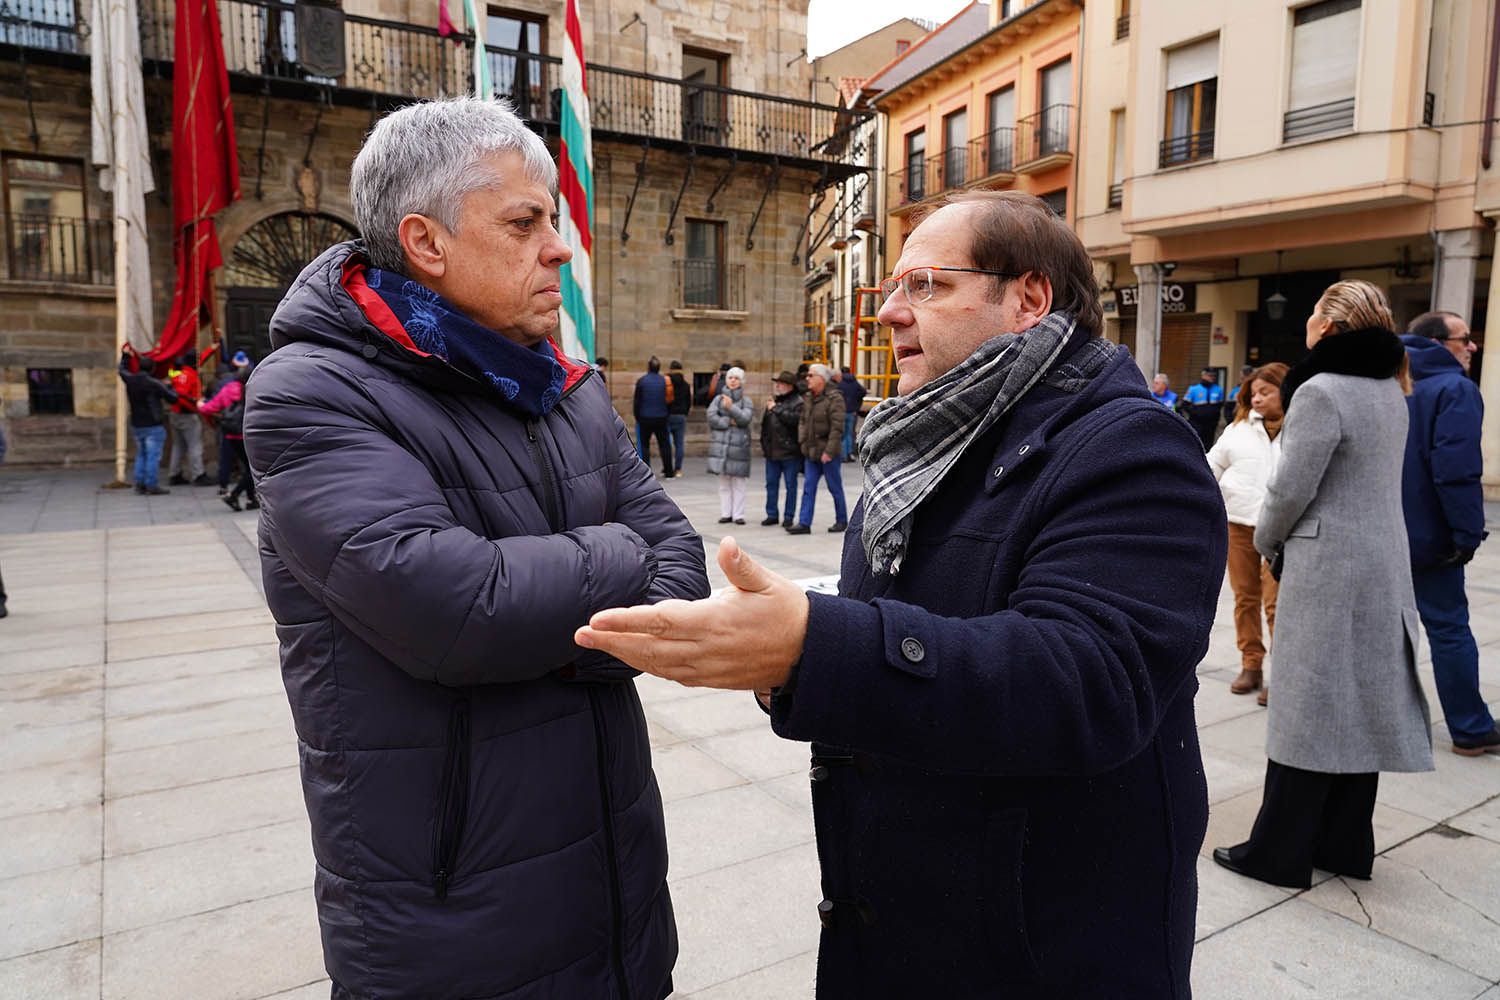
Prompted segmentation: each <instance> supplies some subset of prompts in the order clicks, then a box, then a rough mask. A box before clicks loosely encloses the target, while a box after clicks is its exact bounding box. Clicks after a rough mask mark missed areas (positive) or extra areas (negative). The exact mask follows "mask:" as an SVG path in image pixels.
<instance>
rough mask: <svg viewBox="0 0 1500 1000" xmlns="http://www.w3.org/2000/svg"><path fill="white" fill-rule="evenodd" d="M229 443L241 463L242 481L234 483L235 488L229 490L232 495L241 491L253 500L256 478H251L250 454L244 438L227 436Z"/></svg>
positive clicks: (232, 453) (226, 440) (234, 495)
mask: <svg viewBox="0 0 1500 1000" xmlns="http://www.w3.org/2000/svg"><path fill="white" fill-rule="evenodd" d="M224 440H225V443H226V444H228V445H229V452H230V454H231V455H233V456H234V458H235V461H237V462H239V463H240V481H239V482H237V483H235V484H234V489H232V490H230V491H229V495H230V496H232V497H238V496H239V495H240V494H241V493H243V494H245V496H247V497H248V498H250V499H251V500H254V499H255V480H254V479H252V478H250V456H248V455H246V454H245V439H244V438H225V439H224Z"/></svg>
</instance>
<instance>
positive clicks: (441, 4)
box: [438, 0, 456, 38]
mask: <svg viewBox="0 0 1500 1000" xmlns="http://www.w3.org/2000/svg"><path fill="white" fill-rule="evenodd" d="M455 30H456V29H455V28H454V27H453V18H451V17H449V16H448V0H438V34H439V35H442V36H443V37H444V38H447V37H448V36H449V35H451V34H454V32H455Z"/></svg>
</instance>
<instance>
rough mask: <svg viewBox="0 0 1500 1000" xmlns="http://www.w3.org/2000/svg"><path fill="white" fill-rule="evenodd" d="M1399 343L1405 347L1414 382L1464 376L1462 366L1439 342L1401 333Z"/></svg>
mask: <svg viewBox="0 0 1500 1000" xmlns="http://www.w3.org/2000/svg"><path fill="white" fill-rule="evenodd" d="M1401 343H1402V344H1403V345H1404V346H1405V347H1406V360H1407V363H1408V364H1409V365H1410V366H1411V377H1412V379H1413V380H1415V381H1421V380H1422V379H1424V378H1432V377H1433V376H1434V375H1463V374H1464V366H1463V365H1462V364H1460V363H1459V360H1458V359H1457V358H1455V357H1454V356H1453V352H1452V351H1450V350H1448V348H1446V347H1444V346H1443V345H1442V343H1441V342H1439V341H1436V340H1429V339H1427V338H1426V337H1419V336H1417V335H1416V334H1414V333H1403V334H1402V335H1401Z"/></svg>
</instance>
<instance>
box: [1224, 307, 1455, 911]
mask: <svg viewBox="0 0 1500 1000" xmlns="http://www.w3.org/2000/svg"><path fill="white" fill-rule="evenodd" d="M1393 325H1394V324H1393V322H1392V319H1391V313H1390V308H1389V307H1388V306H1387V305H1386V302H1385V297H1384V296H1383V295H1382V294H1381V292H1380V290H1379V289H1378V288H1376V287H1375V286H1374V285H1371V284H1369V283H1368V282H1364V281H1340V282H1337V283H1336V284H1334V285H1332V286H1330V287H1329V288H1328V290H1327V291H1325V292H1324V293H1323V296H1322V298H1320V299H1319V300H1318V304H1317V307H1316V308H1315V309H1314V310H1313V314H1312V316H1311V317H1310V318H1309V319H1308V321H1307V346H1308V348H1309V350H1311V351H1312V354H1311V355H1310V356H1309V357H1308V358H1307V359H1306V360H1304V361H1303V362H1302V363H1300V364H1299V365H1297V366H1296V367H1295V368H1293V369H1292V371H1291V373H1290V374H1289V375H1288V376H1287V378H1286V381H1285V382H1284V383H1283V384H1282V389H1281V393H1282V405H1283V406H1284V407H1285V409H1286V423H1285V425H1284V430H1283V432H1282V455H1281V462H1280V464H1279V465H1278V466H1277V470H1276V474H1275V476H1274V477H1273V478H1272V480H1271V483H1270V485H1269V487H1268V489H1267V493H1266V500H1265V505H1264V506H1263V507H1262V508H1261V513H1260V520H1259V522H1258V523H1257V525H1256V529H1255V547H1256V548H1257V549H1258V550H1260V552H1261V553H1262V554H1263V555H1265V556H1266V557H1267V558H1271V559H1275V558H1276V557H1277V556H1280V557H1281V558H1282V559H1283V560H1284V564H1285V573H1284V574H1283V575H1282V577H1281V593H1280V598H1279V601H1278V613H1277V621H1276V694H1275V696H1274V697H1273V698H1271V699H1270V719H1269V725H1268V729H1267V734H1266V755H1267V757H1269V758H1270V759H1269V761H1268V762H1267V764H1266V786H1265V792H1264V795H1263V797H1262V800H1261V807H1260V814H1259V815H1258V816H1257V817H1256V819H1255V826H1254V827H1253V828H1252V829H1251V831H1250V839H1249V840H1247V841H1245V842H1244V843H1242V844H1238V845H1236V846H1234V847H1229V848H1224V847H1219V848H1215V849H1214V860H1215V861H1216V862H1218V863H1219V864H1220V865H1223V866H1224V867H1225V868H1228V869H1230V870H1231V871H1235V872H1239V873H1240V874H1242V875H1248V876H1249V877H1251V878H1255V879H1259V880H1260V881H1262V882H1269V883H1271V884H1273V885H1282V886H1289V887H1293V888H1303V889H1305V888H1307V887H1308V886H1309V885H1310V884H1311V881H1312V869H1313V868H1315V867H1316V868H1321V869H1323V870H1325V871H1330V872H1333V873H1335V874H1337V875H1347V876H1350V877H1353V878H1360V879H1367V878H1369V877H1370V869H1371V866H1372V865H1373V863H1374V860H1375V835H1374V829H1373V826H1372V822H1371V819H1372V816H1373V814H1374V811H1375V791H1376V783H1377V781H1378V779H1379V776H1380V775H1379V772H1381V771H1430V770H1432V731H1431V726H1430V720H1429V718H1428V713H1427V700H1426V698H1425V697H1423V694H1422V688H1421V685H1420V684H1419V683H1418V681H1417V634H1418V633H1417V622H1418V618H1417V611H1416V601H1415V599H1414V597H1413V596H1412V584H1411V567H1410V565H1409V563H1408V556H1407V550H1406V545H1405V527H1404V521H1403V520H1402V516H1401V457H1402V455H1403V453H1404V448H1405V443H1406V419H1407V417H1406V401H1405V399H1404V394H1405V392H1406V391H1408V390H1409V386H1410V382H1409V380H1408V378H1407V375H1406V356H1405V352H1404V351H1403V349H1402V346H1401V341H1400V340H1399V339H1397V337H1396V335H1395V334H1394V333H1392V332H1391V327H1392V326H1393ZM1294 398H1295V405H1293V402H1294Z"/></svg>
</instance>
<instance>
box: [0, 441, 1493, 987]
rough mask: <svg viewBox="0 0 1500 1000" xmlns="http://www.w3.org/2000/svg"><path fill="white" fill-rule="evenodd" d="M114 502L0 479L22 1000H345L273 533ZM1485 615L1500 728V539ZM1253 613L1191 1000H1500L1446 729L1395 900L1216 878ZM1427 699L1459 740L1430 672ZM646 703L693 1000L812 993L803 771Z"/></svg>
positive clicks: (1389, 878)
mask: <svg viewBox="0 0 1500 1000" xmlns="http://www.w3.org/2000/svg"><path fill="white" fill-rule="evenodd" d="M689 469H690V470H692V471H690V473H689V475H688V476H686V477H684V478H682V479H677V480H673V481H672V482H671V483H670V484H669V490H670V492H671V494H672V495H673V496H674V497H675V498H676V499H677V500H678V502H679V503H680V504H681V505H682V506H683V508H684V510H686V511H687V512H688V514H689V515H690V516H691V517H692V519H693V521H694V523H695V524H697V525H698V526H699V527H700V530H701V531H702V532H703V536H704V541H705V543H706V544H707V546H708V548H709V551H710V568H711V575H712V578H713V579H714V582H715V585H716V586H717V585H721V584H722V583H723V577H722V575H721V574H719V573H718V571H717V567H714V566H713V565H712V552H713V550H714V548H715V546H716V543H717V542H718V539H719V538H720V537H721V536H722V535H723V534H724V532H723V530H722V528H723V527H725V526H721V525H719V524H716V523H715V521H716V519H717V516H718V498H717V494H716V491H715V487H716V481H715V480H714V479H712V478H710V477H708V476H705V475H703V474H702V472H701V469H702V461H701V460H690V461H689ZM846 469H848V470H849V471H848V472H846V477H847V478H846V482H847V483H848V485H849V487H850V499H851V502H852V499H853V497H854V496H855V495H856V494H857V491H858V487H859V482H860V477H859V472H858V469H857V467H855V466H853V465H849V466H846ZM759 475H760V472H759V469H758V468H757V469H756V471H755V474H754V477H753V478H752V488H751V504H750V511H749V520H750V521H751V523H750V524H749V525H747V526H745V527H743V528H739V529H737V533H738V536H739V537H740V539H741V540H742V542H743V543H744V545H745V547H746V549H747V550H748V551H750V552H751V553H752V554H753V555H755V556H756V557H757V558H760V559H762V560H763V561H765V562H766V563H767V564H769V565H770V566H771V567H772V568H773V569H775V570H777V571H779V572H781V573H784V574H786V575H789V576H792V577H794V578H797V579H813V578H818V577H825V576H827V575H829V574H833V573H836V572H837V565H838V550H839V546H840V544H841V542H842V540H843V536H839V535H829V534H827V533H826V532H825V531H824V529H825V528H826V526H827V525H828V524H829V523H830V522H831V521H832V510H831V504H830V503H829V501H828V497H827V494H826V492H825V493H824V494H823V496H822V497H821V498H820V502H819V516H818V518H817V520H816V521H815V523H814V531H813V534H812V535H811V536H810V537H802V538H793V537H791V536H788V535H786V534H785V533H784V532H782V531H781V530H780V529H779V528H762V527H760V526H759V525H758V523H757V522H758V521H759V520H760V517H761V516H762V515H761V511H760V498H761V496H763V493H762V492H761V490H760V488H759V482H760V479H759ZM108 478H110V477H109V475H108V471H107V470H102V469H85V470H72V471H66V472H45V473H42V472H37V473H28V472H21V471H15V470H12V471H9V472H5V473H0V571H3V573H4V577H5V583H6V586H7V588H8V589H9V591H10V611H11V615H10V617H9V618H7V619H5V620H4V621H0V997H3V998H28V1000H31V998H39V1000H70V998H109V1000H125V998H140V1000H218V998H224V1000H228V998H245V1000H250V998H260V997H277V998H281V1000H311V998H314V997H327V996H328V986H327V980H326V979H325V978H324V974H323V968H322V958H321V954H320V950H319V944H318V929H317V921H316V916H315V912H314V907H313V897H312V891H311V886H312V871H313V863H312V854H311V850H310V846H309V836H308V829H307V817H306V813H305V812H304V809H303V804H302V796H301V790H300V787H299V784H298V778H297V750H296V742H295V738H294V735H293V732H292V726H291V717H290V714H289V712H288V709H287V703H286V697H285V695H284V693H283V691H282V686H281V679H280V675H279V672H278V669H277V660H276V640H275V635H274V632H273V628H272V623H271V618H270V615H269V614H268V612H267V611H266V609H265V605H264V603H263V601H262V598H261V592H260V580H259V573H258V564H257V559H256V555H255V547H254V543H253V538H254V531H255V518H256V515H255V514H254V513H243V514H233V513H231V512H230V511H229V510H228V509H227V508H225V507H224V506H223V505H222V504H221V503H220V502H219V501H218V500H217V499H216V498H215V496H214V491H213V490H212V489H197V490H192V489H188V488H177V489H174V490H173V492H172V493H171V495H169V496H163V497H152V498H147V497H138V496H134V495H132V494H130V493H129V492H128V491H104V490H100V489H98V488H97V487H98V486H99V484H100V483H101V482H103V481H104V480H106V479H108ZM1490 520H1491V522H1492V530H1494V527H1500V525H1496V523H1495V522H1497V521H1500V508H1495V507H1492V508H1491V518H1490ZM1469 594H1470V600H1471V604H1472V607H1473V612H1474V621H1475V632H1476V633H1477V636H1478V639H1479V642H1480V643H1481V656H1482V666H1481V669H1482V676H1483V681H1484V684H1485V694H1486V697H1487V698H1488V699H1489V701H1490V703H1491V704H1492V705H1497V706H1500V536H1497V540H1492V542H1491V544H1490V545H1489V546H1488V547H1487V548H1485V549H1482V550H1481V553H1480V556H1479V558H1478V559H1477V560H1476V561H1475V563H1474V564H1473V565H1472V567H1471V572H1470V576H1469ZM1231 606H1232V604H1231V599H1230V596H1229V592H1228V589H1227V587H1226V589H1225V591H1224V594H1223V596H1222V598H1221V601H1220V606H1219V616H1218V622H1219V623H1218V625H1217V626H1216V627H1215V629H1214V636H1213V645H1212V647H1211V649H1210V652H1209V656H1208V658H1207V659H1206V660H1205V661H1204V663H1203V664H1202V665H1201V666H1200V667H1199V670H1198V673H1199V676H1200V680H1201V681H1202V684H1203V687H1202V690H1201V691H1200V693H1199V695H1198V703H1197V707H1198V721H1199V726H1200V729H1201V732H1202V738H1203V754H1204V764H1205V767H1206V769H1207V773H1208V784H1209V798H1210V801H1211V803H1212V810H1211V817H1210V827H1209V834H1208V838H1207V841H1206V843H1205V844H1204V850H1203V856H1202V857H1201V858H1200V860H1199V866H1198V873H1199V877H1200V879H1201V901H1200V904H1199V911H1198V939H1199V943H1198V948H1197V952H1196V957H1195V962H1194V975H1193V980H1194V988H1195V991H1196V995H1197V996H1199V997H1205V998H1237V997H1244V998H1256V1000H1264V998H1268V997H1269V998H1279V997H1308V998H1320V1000H1323V998H1336V997H1360V998H1365V1000H1375V998H1422V1000H1450V998H1451V1000H1474V998H1480V997H1482V998H1483V1000H1500V986H1497V985H1496V984H1497V982H1500V756H1496V755H1490V756H1487V757H1483V758H1479V759H1466V758H1460V757H1457V756H1455V755H1453V754H1452V753H1450V752H1449V744H1448V740H1447V736H1446V733H1445V732H1444V731H1443V730H1442V727H1441V725H1438V726H1437V727H1436V729H1437V734H1436V736H1435V748H1436V753H1435V757H1436V760H1437V768H1438V769H1437V772H1436V773H1433V774H1420V775H1394V776H1393V775H1386V776H1382V778H1381V782H1380V798H1379V805H1378V806H1377V808H1376V813H1375V823H1376V841H1377V847H1378V849H1379V850H1380V851H1381V852H1382V853H1381V856H1380V858H1379V859H1378V860H1377V862H1376V866H1375V875H1374V879H1373V880H1372V881H1370V882H1365V883H1362V882H1346V881H1345V880H1343V879H1339V878H1332V879H1326V880H1324V881H1321V882H1320V883H1319V884H1317V885H1315V886H1314V887H1313V888H1312V889H1311V890H1310V891H1306V892H1292V891H1287V890H1281V889H1276V888H1272V887H1270V886H1265V885H1262V884H1260V883H1257V882H1251V881H1248V880H1245V879H1242V878H1239V877H1237V876H1234V875H1231V874H1229V873H1228V872H1225V871H1223V870H1222V869H1220V868H1218V867H1217V866H1215V865H1214V864H1213V863H1212V862H1210V861H1208V860H1207V857H1208V853H1209V851H1210V850H1211V849H1212V847H1213V846H1214V845H1218V844H1228V843H1232V842H1235V841H1237V840H1239V839H1241V838H1242V836H1243V835H1244V834H1245V833H1246V832H1247V831H1248V829H1249V826H1250V822H1251V819H1252V818H1253V816H1254V814H1255V811H1256V808H1257V806H1258V804H1259V797H1260V786H1261V779H1262V776H1263V773H1264V766H1265V759H1264V756H1263V741H1264V735H1265V712H1264V710H1262V709H1258V708H1257V707H1256V706H1255V703H1254V700H1253V699H1252V698H1250V697H1235V696H1233V695H1231V694H1230V693H1229V681H1230V679H1231V678H1232V677H1233V676H1234V674H1235V672H1236V670H1237V667H1238V656H1237V654H1236V652H1235V649H1234V636H1233V624H1232V620H1231V614H1230V610H1231ZM1423 672H1424V677H1423V680H1424V683H1425V684H1426V685H1427V687H1428V692H1429V695H1428V696H1429V698H1430V700H1431V702H1432V706H1433V711H1434V713H1435V714H1436V713H1437V712H1438V705H1437V699H1436V696H1435V694H1433V693H1432V686H1431V672H1430V668H1429V667H1428V666H1427V665H1426V658H1425V657H1424V659H1423ZM1271 676H1272V678H1273V683H1272V687H1273V688H1274V686H1275V685H1274V661H1273V663H1272V675H1271ZM637 683H638V685H639V687H640V691H641V696H642V698H643V700H644V701H645V703H646V710H647V715H648V717H649V719H650V724H651V738H652V744H653V746H654V747H655V754H656V757H655V760H656V771H657V775H658V776H659V778H660V782H661V787H662V792H663V797H664V798H665V800H666V803H667V805H666V810H667V829H668V834H669V837H670V841H671V871H672V874H671V883H672V893H673V896H674V899H675V901H676V907H677V917H678V925H679V928H680V932H681V941H682V954H681V958H680V959H679V961H678V965H677V972H676V983H677V987H678V990H679V992H678V994H676V995H677V996H682V997H689V996H690V997H693V998H697V1000H730V998H746V1000H750V998H754V1000H760V998H782V997H807V996H810V995H811V992H812V980H813V970H814V956H815V948H816V945H817V933H818V921H817V917H816V914H815V912H814V906H815V904H816V903H817V901H818V898H819V895H820V894H819V891H818V879H817V861H816V857H815V854H814V850H813V843H812V820H811V810H810V806H809V798H808V786H807V777H806V771H807V748H806V747H805V746H804V745H801V744H793V743H786V742H783V741H781V740H778V739H777V738H775V737H774V736H773V735H772V734H771V732H770V730H769V728H768V727H767V726H766V722H765V717H764V716H763V715H762V714H761V712H760V711H759V709H757V708H756V707H755V705H754V704H752V702H751V699H750V697H749V696H748V695H744V694H734V693H716V692H703V691H697V690H692V689H686V688H679V687H676V686H674V685H671V684H669V683H667V682H664V681H657V680H655V679H653V678H649V677H646V678H642V679H640V680H639V681H638V682H637ZM1099 836H1101V837H1107V836H1109V831H1108V830H1100V831H1099Z"/></svg>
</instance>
